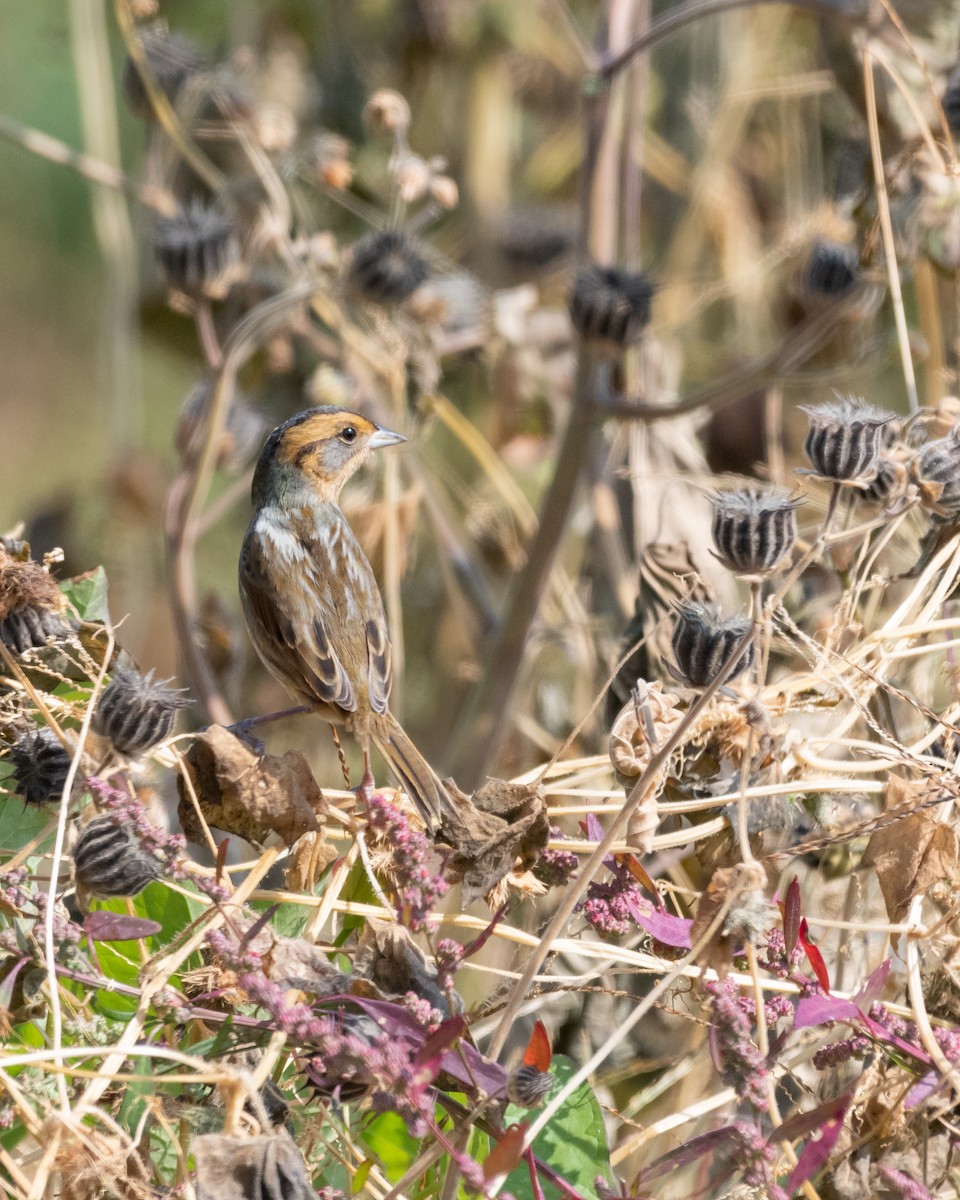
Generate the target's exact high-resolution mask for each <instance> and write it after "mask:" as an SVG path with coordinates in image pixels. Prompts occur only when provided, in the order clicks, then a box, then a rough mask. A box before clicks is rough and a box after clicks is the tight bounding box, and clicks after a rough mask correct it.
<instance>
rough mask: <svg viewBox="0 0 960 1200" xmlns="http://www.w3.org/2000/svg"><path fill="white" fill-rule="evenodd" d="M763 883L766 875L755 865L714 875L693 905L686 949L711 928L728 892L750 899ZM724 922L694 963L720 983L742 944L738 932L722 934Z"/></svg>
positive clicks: (724, 932) (739, 866) (724, 869)
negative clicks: (698, 900)
mask: <svg viewBox="0 0 960 1200" xmlns="http://www.w3.org/2000/svg"><path fill="white" fill-rule="evenodd" d="M766 882H767V873H766V871H765V870H764V868H763V867H762V866H761V865H760V863H758V862H753V863H739V864H738V865H737V866H735V867H720V868H719V869H718V870H716V871H714V873H713V876H712V877H711V879H710V882H709V884H708V885H707V887H706V889H705V891H704V892H703V894H702V895H701V897H700V903H699V904H698V905H697V913H696V916H695V917H694V918H693V924H692V925H691V926H690V945H691V946H696V945H697V943H698V942H699V941H700V940H701V938H702V937H703V936H704V935H705V934H706V932H707V930H708V929H709V928H710V926H711V925H712V924H713V922H714V920H715V919H716V917H717V914H718V913H719V912H720V909H721V908H722V907H723V906H724V904H725V903H726V902H727V898H728V897H729V896H730V894H731V892H735V893H736V894H737V895H740V894H744V895H750V894H751V893H755V892H758V891H762V890H763V888H764V886H765V885H766ZM726 926H727V923H726V922H724V923H722V924H721V925H720V927H719V928H718V929H715V930H714V931H713V934H712V935H711V937H710V940H709V941H708V942H707V944H706V946H704V948H703V950H701V952H700V954H699V956H698V959H697V961H698V962H699V963H700V965H701V966H704V967H713V969H714V970H715V971H716V972H717V974H718V975H719V976H720V977H721V979H722V978H723V977H724V976H725V975H726V973H727V971H729V970H730V968H731V966H732V965H733V952H734V950H735V949H736V948H737V945H738V944H739V943H740V941H741V940H742V936H741V931H740V930H739V929H738V930H737V931H736V932H735V933H734V932H732V931H731V936H728V935H727V933H726Z"/></svg>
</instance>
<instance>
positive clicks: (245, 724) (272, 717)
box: [227, 704, 310, 754]
mask: <svg viewBox="0 0 960 1200" xmlns="http://www.w3.org/2000/svg"><path fill="white" fill-rule="evenodd" d="M309 711H310V709H309V708H308V707H307V706H306V704H298V705H297V706H296V707H295V708H283V709H281V710H280V711H279V712H272V713H263V714H261V715H260V716H259V717H247V718H245V719H244V720H243V721H235V722H234V723H233V724H232V725H228V726H227V728H228V729H229V731H230V732H231V733H232V734H233V735H234V737H238V738H239V739H240V740H241V741H242V742H246V743H247V745H248V746H250V747H251V749H253V750H255V751H256V752H257V754H263V752H264V745H263V742H262V741H261V740H260V739H259V738H258V737H254V736H253V730H254V729H258V728H259V727H260V726H261V725H270V724H271V723H272V722H273V721H281V720H283V718H284V717H293V716H297V715H298V714H299V713H306V712H309Z"/></svg>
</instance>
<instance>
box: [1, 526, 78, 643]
mask: <svg viewBox="0 0 960 1200" xmlns="http://www.w3.org/2000/svg"><path fill="white" fill-rule="evenodd" d="M64 608H65V601H64V598H63V593H62V592H61V591H60V589H59V587H58V586H57V581H56V580H55V579H54V578H53V576H52V575H51V574H50V572H49V571H48V570H47V569H46V567H44V566H41V564H40V563H38V562H35V561H34V560H33V559H32V558H30V555H29V548H25V553H22V554H13V553H11V552H9V551H8V549H7V548H6V546H0V642H3V644H4V645H5V646H6V647H7V649H8V650H11V651H12V652H13V653H14V654H23V653H24V652H25V651H26V650H32V649H35V648H37V647H40V646H45V645H46V644H47V642H48V641H49V640H50V638H63V637H67V636H68V635H69V633H70V625H69V623H68V622H67V620H66V618H65V616H64V615H63V614H64Z"/></svg>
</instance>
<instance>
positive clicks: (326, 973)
mask: <svg viewBox="0 0 960 1200" xmlns="http://www.w3.org/2000/svg"><path fill="white" fill-rule="evenodd" d="M264 973H265V974H266V976H267V978H268V979H272V980H273V982H274V983H278V984H280V986H281V987H284V988H288V989H294V988H295V989H296V990H297V991H301V992H309V993H310V994H312V995H314V996H335V995H338V994H339V993H341V992H345V991H347V990H348V989H349V987H350V976H349V975H344V974H343V973H342V972H341V971H338V970H337V968H336V967H335V966H334V965H333V963H332V962H331V961H330V959H329V958H327V956H326V954H325V953H324V951H323V950H321V949H320V947H319V946H315V945H314V944H313V943H312V942H308V941H307V940H306V939H305V938H286V937H278V938H276V939H275V940H274V942H273V945H272V946H271V948H270V950H269V952H268V953H267V954H266V955H265V957H264Z"/></svg>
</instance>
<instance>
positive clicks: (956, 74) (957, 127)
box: [940, 66, 960, 137]
mask: <svg viewBox="0 0 960 1200" xmlns="http://www.w3.org/2000/svg"><path fill="white" fill-rule="evenodd" d="M940 103H941V104H942V105H943V115H944V116H945V117H946V118H947V126H948V128H949V130H950V132H951V133H952V134H953V135H954V137H956V136H957V135H958V134H960V66H956V67H954V69H953V70H952V71H951V72H950V74H949V75H948V77H947V86H946V88H945V89H944V92H943V99H942V100H941V101H940Z"/></svg>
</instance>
